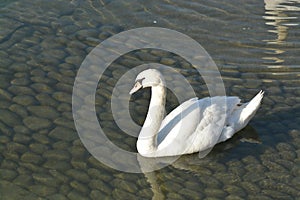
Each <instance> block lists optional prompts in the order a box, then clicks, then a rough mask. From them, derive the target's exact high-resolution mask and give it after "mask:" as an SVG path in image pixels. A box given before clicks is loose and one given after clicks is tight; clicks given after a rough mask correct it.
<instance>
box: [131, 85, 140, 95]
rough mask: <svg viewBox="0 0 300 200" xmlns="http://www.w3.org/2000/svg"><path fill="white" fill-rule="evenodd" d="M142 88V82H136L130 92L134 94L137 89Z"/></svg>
mask: <svg viewBox="0 0 300 200" xmlns="http://www.w3.org/2000/svg"><path fill="white" fill-rule="evenodd" d="M141 88H142V84H141V83H140V82H136V83H135V84H134V86H133V88H132V89H131V90H130V92H129V94H130V95H132V94H133V93H135V92H136V91H138V90H139V89H141Z"/></svg>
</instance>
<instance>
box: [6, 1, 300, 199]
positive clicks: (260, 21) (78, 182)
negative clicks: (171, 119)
mask: <svg viewBox="0 0 300 200" xmlns="http://www.w3.org/2000/svg"><path fill="white" fill-rule="evenodd" d="M0 6H1V7H0V199H10V200H11V199H55V200H57V199H297V198H299V196H300V190H299V188H300V56H299V55H300V40H299V39H300V25H299V23H300V1H299V0H294V1H292V0H291V1H283V0H274V1H272V0H265V1H264V2H263V1H258V0H254V1H246V2H244V1H243V2H241V1H237V0H233V1H232V0H230V1H229V0H226V1H222V2H221V1H216V0H213V1H195V0H192V1H180V0H176V1H157V2H154V1H127V0H114V1H112V0H99V1H92V0H88V1H83V0H82V1H81V0H72V1H67V0H54V1H47V2H45V1H40V0H36V1H29V0H22V1H0ZM149 26H154V27H163V28H168V29H172V30H176V31H179V32H181V33H184V34H186V35H188V36H190V37H191V38H193V39H195V40H196V41H197V42H199V43H200V44H201V45H202V46H203V47H204V48H205V49H206V51H207V52H208V53H209V54H210V56H211V57H212V59H213V60H214V61H215V63H216V65H217V66H218V68H219V70H220V73H221V75H222V79H223V81H224V85H225V89H226V94H227V95H236V96H239V97H240V98H241V99H242V100H243V101H247V100H249V99H250V98H252V97H253V96H254V95H255V94H256V93H257V92H258V91H259V90H261V89H263V90H264V91H265V98H264V99H263V103H262V106H261V108H260V109H259V110H258V112H257V115H256V116H255V117H254V118H253V120H252V121H251V122H250V123H249V125H248V126H247V127H246V128H245V129H244V130H242V131H241V132H240V133H238V134H237V135H236V136H234V137H233V138H232V139H230V140H228V141H226V142H225V143H222V144H219V145H217V146H216V147H215V148H214V149H213V151H212V152H210V154H208V156H206V157H205V158H203V159H199V158H198V155H197V154H192V155H185V156H182V157H180V158H179V159H178V160H177V161H176V162H175V163H173V164H172V165H170V166H167V167H165V168H162V169H160V170H157V171H155V172H151V173H137V174H133V173H125V172H121V171H118V170H114V169H112V168H110V167H108V166H106V165H104V164H102V163H101V162H99V161H98V160H97V159H95V158H94V157H93V156H92V155H91V154H90V153H89V152H88V151H87V149H86V148H85V146H84V145H83V144H82V142H81V140H80V139H79V136H78V134H77V131H76V129H75V126H74V120H73V116H72V90H73V84H74V81H75V77H76V73H77V71H78V69H79V67H80V65H81V63H82V61H83V60H84V59H85V57H86V56H87V55H88V53H89V52H91V50H92V49H93V48H94V47H95V46H97V45H98V44H99V43H100V42H101V41H103V40H105V39H107V38H108V37H110V36H113V35H115V34H117V33H120V32H122V31H125V30H129V29H132V28H139V27H149ZM154 61H155V62H158V63H162V64H166V65H169V66H171V67H173V68H175V69H177V70H178V71H180V72H182V74H184V76H185V77H186V78H187V80H189V81H190V83H191V85H192V86H193V87H194V89H195V91H196V94H197V95H198V96H199V97H200V98H203V97H205V96H208V91H207V88H206V87H205V84H204V82H203V80H202V79H201V78H200V77H199V74H197V73H196V72H195V70H194V69H193V68H192V67H191V66H190V65H189V63H187V62H186V61H185V60H183V59H182V58H180V56H178V55H174V54H172V53H170V52H164V51H159V50H154V49H142V50H137V51H134V52H130V53H128V54H126V55H124V56H122V57H120V58H119V59H117V60H116V61H115V62H114V63H113V64H112V65H111V66H110V67H109V68H108V69H107V70H106V71H105V73H104V75H103V77H102V78H101V79H100V81H99V84H98V88H97V93H96V106H95V107H96V111H97V117H98V119H99V123H100V124H101V126H103V127H104V129H105V130H106V134H107V137H108V138H109V139H110V140H111V141H113V142H114V143H115V144H116V145H118V146H119V147H120V148H123V149H124V150H127V151H133V152H136V147H135V142H136V138H135V137H132V136H128V135H127V134H124V133H123V132H122V131H121V130H120V129H119V128H118V127H117V126H116V124H115V122H114V120H113V117H112V113H111V107H110V99H111V94H112V91H113V87H114V85H115V84H116V82H117V80H118V79H119V78H120V77H121V76H122V74H124V73H125V72H126V71H127V70H129V69H131V68H133V67H135V66H136V65H139V64H143V63H145V62H154ZM99 67H101V66H99ZM130 81H133V80H129V82H130ZM130 84H133V83H130ZM149 97H150V96H149V90H144V91H141V92H139V93H138V94H137V95H136V96H133V97H131V101H130V103H129V107H130V113H131V115H132V118H133V120H134V121H136V122H137V123H138V124H142V123H143V120H144V118H145V114H146V112H147V106H148V103H149ZM172 97H174V96H172V94H171V93H169V94H168V96H167V98H168V100H167V110H169V111H170V110H171V109H172V108H174V107H175V106H176V105H177V100H176V99H175V98H172ZM120 112H122V111H121V110H120Z"/></svg>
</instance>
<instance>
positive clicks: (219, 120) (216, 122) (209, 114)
mask: <svg viewBox="0 0 300 200" xmlns="http://www.w3.org/2000/svg"><path fill="white" fill-rule="evenodd" d="M203 100H204V101H202V100H199V107H200V111H201V112H200V122H199V125H198V126H197V128H196V130H195V133H194V134H192V135H191V136H190V138H189V142H190V144H191V147H190V148H191V149H190V151H192V152H197V151H203V150H205V149H208V148H211V147H213V146H214V145H215V144H217V143H218V140H219V137H220V136H221V134H222V130H223V128H224V125H225V123H226V119H227V116H228V115H229V114H230V113H231V112H232V111H233V110H234V108H235V107H236V105H237V104H238V103H239V102H240V99H239V98H238V97H224V96H223V97H212V98H210V99H208V100H206V99H203Z"/></svg>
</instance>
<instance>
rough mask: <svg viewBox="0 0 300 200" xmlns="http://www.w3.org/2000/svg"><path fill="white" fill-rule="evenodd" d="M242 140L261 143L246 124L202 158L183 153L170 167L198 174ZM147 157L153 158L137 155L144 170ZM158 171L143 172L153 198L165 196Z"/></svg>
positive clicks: (161, 160)
mask: <svg viewBox="0 0 300 200" xmlns="http://www.w3.org/2000/svg"><path fill="white" fill-rule="evenodd" d="M243 142H249V143H254V144H255V143H261V140H260V138H259V136H258V133H257V132H256V130H255V129H254V128H253V127H252V126H250V125H248V126H246V127H245V128H244V129H243V130H241V131H240V132H238V133H236V134H235V135H234V136H233V137H232V138H231V139H230V140H228V141H227V142H223V143H220V144H217V145H216V146H215V147H214V149H213V150H212V151H211V152H210V153H209V155H208V156H207V157H205V158H203V159H199V157H198V154H197V153H194V154H190V155H183V156H181V157H180V158H179V159H177V160H176V161H175V162H174V163H172V165H171V168H176V169H179V170H183V171H187V172H191V173H195V174H197V175H199V174H201V170H203V169H204V168H206V167H207V166H208V165H209V164H212V163H214V162H218V158H219V159H222V156H224V152H226V151H230V150H231V149H234V148H235V147H237V146H238V145H239V144H240V143H243ZM147 159H153V158H145V157H142V156H138V161H139V162H140V163H142V165H143V166H144V167H146V168H145V171H149V169H148V168H147V166H145V163H146V162H147V161H146V160H147ZM168 159H172V158H168V157H163V158H157V159H155V160H156V162H155V163H157V164H159V162H158V161H160V162H161V163H166V162H169V161H168ZM150 163H154V162H150ZM141 167H142V166H141ZM148 167H150V168H153V166H148ZM142 170H143V169H142ZM159 173H160V171H154V172H147V173H144V175H145V177H146V179H147V181H148V183H149V184H150V185H151V190H152V192H153V197H152V199H153V200H159V199H165V198H166V197H165V196H164V193H163V191H161V183H160V182H159V180H158V178H157V176H158V174H159Z"/></svg>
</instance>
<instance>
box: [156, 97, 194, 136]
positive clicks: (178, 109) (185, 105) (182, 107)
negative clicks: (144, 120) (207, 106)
mask: <svg viewBox="0 0 300 200" xmlns="http://www.w3.org/2000/svg"><path fill="white" fill-rule="evenodd" d="M197 101H198V98H197V97H195V98H192V99H189V100H187V101H185V102H183V103H182V104H180V105H179V106H177V107H176V108H175V109H174V110H172V111H171V112H170V113H169V114H168V115H167V116H166V117H165V118H164V119H163V121H162V122H161V125H160V128H159V131H160V130H161V129H163V128H164V127H165V126H166V124H169V123H170V121H171V120H172V119H174V118H175V117H176V116H178V115H180V114H181V113H182V112H183V111H184V110H186V109H187V108H189V107H190V106H192V105H194V104H195V103H197Z"/></svg>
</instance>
